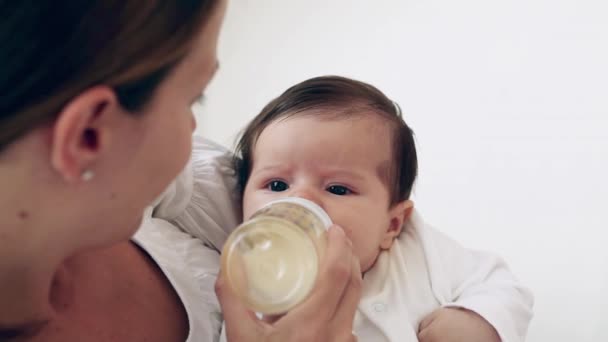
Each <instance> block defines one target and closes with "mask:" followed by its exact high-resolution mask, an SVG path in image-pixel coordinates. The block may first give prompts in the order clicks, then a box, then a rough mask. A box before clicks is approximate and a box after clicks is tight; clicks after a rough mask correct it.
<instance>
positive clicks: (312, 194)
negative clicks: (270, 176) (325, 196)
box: [291, 189, 325, 209]
mask: <svg viewBox="0 0 608 342" xmlns="http://www.w3.org/2000/svg"><path fill="white" fill-rule="evenodd" d="M291 195H292V196H294V197H300V198H304V199H307V200H309V201H311V202H314V203H315V204H317V205H318V206H320V207H321V208H323V209H325V208H324V207H323V201H321V196H319V195H318V194H317V192H316V191H313V190H310V189H296V191H294V192H293V193H292V194H291Z"/></svg>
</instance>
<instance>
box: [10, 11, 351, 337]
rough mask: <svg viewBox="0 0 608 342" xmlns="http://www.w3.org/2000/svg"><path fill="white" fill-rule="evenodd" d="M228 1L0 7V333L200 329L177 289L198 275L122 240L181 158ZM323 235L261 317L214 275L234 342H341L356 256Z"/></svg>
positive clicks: (192, 307)
mask: <svg viewBox="0 0 608 342" xmlns="http://www.w3.org/2000/svg"><path fill="white" fill-rule="evenodd" d="M225 6H226V3H225V1H224V0H216V1H214V0H154V1H152V0H114V1H113V0H106V1H80V0H71V1H69V0H66V1H60V2H51V1H20V2H10V5H9V4H8V2H0V13H3V14H4V16H3V17H4V19H3V20H2V21H1V22H0V46H2V48H1V49H0V94H1V100H0V189H2V193H1V195H0V341H50V342H52V341H144V340H145V341H184V340H187V341H202V340H205V339H206V338H207V336H209V335H207V334H209V332H208V331H206V330H205V329H207V328H208V326H206V325H205V323H204V322H206V321H207V320H208V317H199V316H197V312H200V310H199V311H197V310H198V309H197V302H196V301H195V300H194V299H192V298H191V297H187V298H186V297H184V296H183V293H181V292H180V290H179V289H178V288H184V287H187V286H190V287H192V288H196V279H194V278H187V277H186V278H180V279H181V281H183V283H181V285H179V286H182V287H179V286H178V283H177V282H178V280H176V279H177V278H176V277H175V274H172V273H171V272H170V270H169V268H167V267H165V266H163V265H165V264H164V263H163V260H162V259H159V258H161V257H160V256H157V255H155V254H154V253H155V252H154V251H152V250H148V249H147V248H146V244H147V242H146V241H138V243H135V242H133V241H132V240H131V236H132V235H133V233H134V232H135V231H136V229H137V227H138V226H139V225H140V221H141V217H142V212H143V210H144V208H145V207H146V206H147V205H149V204H150V203H151V202H152V201H153V200H154V199H155V198H156V197H157V196H158V195H159V194H160V193H161V192H162V190H163V189H164V188H165V187H166V186H167V185H168V184H169V183H170V182H171V180H172V179H173V178H174V177H175V176H176V175H177V174H178V172H179V171H180V170H181V169H182V168H183V166H184V164H185V163H186V161H187V159H188V156H189V153H190V147H191V132H192V130H193V129H194V120H193V117H192V113H191V110H190V107H191V105H192V103H193V102H194V101H195V100H196V99H197V98H198V97H199V96H200V94H201V92H202V91H203V90H204V89H205V87H206V86H207V84H208V83H209V81H210V80H211V78H212V77H213V73H214V72H215V70H216V68H217V56H216V44H217V38H218V33H219V29H220V26H221V22H222V19H223V15H224V11H225ZM329 236H330V242H329V243H330V246H329V251H328V256H327V259H326V260H325V263H324V270H323V272H322V273H321V274H320V282H319V286H318V288H317V289H316V290H315V292H314V294H313V295H312V296H311V297H310V298H309V299H308V300H307V302H306V303H304V304H303V305H301V306H300V307H299V308H298V309H297V310H294V311H293V312H291V313H289V314H288V315H287V316H285V317H283V318H282V319H281V320H279V321H278V322H276V323H274V324H268V323H261V322H259V321H257V320H256V319H255V317H254V316H253V315H251V314H250V313H249V312H246V311H245V310H244V309H243V308H242V307H241V306H240V305H238V303H237V302H236V301H235V299H234V297H233V296H232V294H231V293H230V292H229V291H228V289H227V288H226V287H225V286H224V283H223V281H222V279H221V277H220V280H219V281H218V285H217V290H218V295H219V296H218V297H219V299H220V302H221V303H222V309H223V311H224V319H225V320H226V322H227V329H228V336H229V338H230V339H231V340H234V341H312V340H314V341H351V340H354V337H353V336H352V334H351V327H352V320H353V316H354V311H355V308H356V304H357V300H358V298H359V288H360V283H361V279H360V272H359V271H358V269H357V267H358V266H357V265H358V263H357V262H354V258H353V257H352V251H351V246H350V243H349V241H348V239H347V238H346V237H345V235H344V233H343V232H342V230H341V229H340V228H338V227H333V228H332V229H331V231H330V234H329ZM142 239H143V240H145V239H146V237H145V236H144V237H142ZM184 239H186V238H184ZM199 245H200V247H197V248H198V249H196V248H195V249H193V250H192V253H197V251H198V253H199V257H200V258H203V257H204V256H205V255H206V254H205V252H204V248H203V246H202V244H199ZM159 260H160V261H159ZM165 261H166V260H165ZM174 262H176V263H179V262H180V261H179V260H174ZM184 279H185V280H184ZM187 282H190V283H188V284H185V283H187ZM185 299H188V300H185ZM302 321H305V322H307V323H306V326H307V329H306V330H305V331H303V330H301V329H299V328H300V326H301V325H300V322H302ZM237 324H238V325H237Z"/></svg>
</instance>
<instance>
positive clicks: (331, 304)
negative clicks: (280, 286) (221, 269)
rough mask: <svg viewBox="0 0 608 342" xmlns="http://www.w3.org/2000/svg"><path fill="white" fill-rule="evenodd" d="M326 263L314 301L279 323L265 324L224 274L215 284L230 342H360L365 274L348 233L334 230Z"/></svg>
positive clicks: (312, 299) (329, 237)
mask: <svg viewBox="0 0 608 342" xmlns="http://www.w3.org/2000/svg"><path fill="white" fill-rule="evenodd" d="M327 235H328V244H327V252H326V254H325V260H324V261H323V263H322V265H321V269H320V272H319V275H318V279H317V283H316V286H315V288H314V289H313V291H312V292H311V294H310V296H309V297H308V298H307V299H306V300H305V301H304V302H302V303H301V304H300V305H298V306H297V307H296V308H294V309H293V310H292V311H290V312H288V313H287V314H285V315H284V316H282V317H280V318H279V319H277V320H275V321H274V322H272V323H271V322H268V321H262V320H259V319H258V318H257V317H256V316H255V314H254V313H253V312H251V311H249V310H248V309H247V308H246V307H245V306H244V305H243V304H242V303H241V302H240V301H239V299H238V298H237V297H236V295H235V294H234V293H232V289H231V288H230V286H229V285H228V284H227V283H226V281H225V280H224V277H223V275H222V274H221V273H220V276H219V277H218V280H217V282H216V285H215V291H216V293H217V296H218V299H219V301H220V305H221V306H222V311H223V314H224V320H225V322H226V336H227V339H228V341H229V342H248V341H255V342H260V341H262V342H270V341H272V342H284V341H294V342H313V341H314V342H329V341H332V342H355V341H356V337H355V336H354V335H353V334H352V329H353V320H354V317H355V311H356V310H357V305H358V303H359V299H360V296H361V282H362V279H361V269H360V265H359V260H358V259H357V257H356V256H355V255H354V254H353V250H352V249H353V248H352V243H351V242H350V240H349V239H348V237H346V235H345V234H344V231H343V230H342V228H340V227H338V226H336V225H334V226H332V227H331V228H330V229H329V231H328V234H327Z"/></svg>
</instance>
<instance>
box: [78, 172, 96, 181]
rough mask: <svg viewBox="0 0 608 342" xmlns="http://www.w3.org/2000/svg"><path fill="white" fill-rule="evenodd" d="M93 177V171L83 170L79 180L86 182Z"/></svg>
mask: <svg viewBox="0 0 608 342" xmlns="http://www.w3.org/2000/svg"><path fill="white" fill-rule="evenodd" d="M93 177H95V172H93V170H84V171H83V172H82V174H81V175H80V179H82V181H84V182H88V181H90V180H91V179H93Z"/></svg>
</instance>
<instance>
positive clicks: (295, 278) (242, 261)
mask: <svg viewBox="0 0 608 342" xmlns="http://www.w3.org/2000/svg"><path fill="white" fill-rule="evenodd" d="M330 225H331V219H330V218H329V216H328V215H327V213H325V211H323V209H321V207H319V206H318V205H316V204H315V203H313V202H311V201H308V200H306V199H303V198H298V197H288V198H283V199H280V200H277V201H273V202H271V203H269V204H267V205H265V206H264V207H262V208H261V209H260V210H258V211H257V212H255V213H254V214H253V215H252V216H251V218H250V219H249V220H247V221H245V222H244V223H243V224H241V225H240V226H238V227H237V228H236V230H234V232H232V234H230V236H229V237H228V241H226V244H225V245H224V248H223V251H222V269H223V272H225V277H226V280H227V282H228V284H229V285H230V286H231V287H232V289H233V290H234V292H235V293H236V294H237V295H238V296H239V297H240V299H241V300H242V301H243V302H244V303H245V304H246V305H247V306H248V307H249V308H250V309H251V310H253V311H255V312H258V313H262V314H265V315H275V314H281V313H285V312H287V311H289V310H290V309H291V308H293V307H294V306H296V305H297V304H298V303H300V302H301V301H302V300H304V299H305V298H306V297H307V296H308V294H309V293H310V291H311V290H312V288H313V286H314V284H315V280H316V278H317V273H318V269H319V262H320V260H321V258H322V254H323V253H324V252H325V247H326V244H327V241H326V234H325V232H326V230H327V229H328V228H329V226H330Z"/></svg>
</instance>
